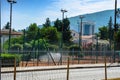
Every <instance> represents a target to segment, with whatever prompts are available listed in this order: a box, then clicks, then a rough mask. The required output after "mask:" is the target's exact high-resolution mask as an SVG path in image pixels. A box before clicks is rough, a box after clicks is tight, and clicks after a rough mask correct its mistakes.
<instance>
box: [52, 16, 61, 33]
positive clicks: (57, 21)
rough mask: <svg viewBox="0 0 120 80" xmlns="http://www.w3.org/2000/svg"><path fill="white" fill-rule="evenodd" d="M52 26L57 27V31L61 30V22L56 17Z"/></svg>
mask: <svg viewBox="0 0 120 80" xmlns="http://www.w3.org/2000/svg"><path fill="white" fill-rule="evenodd" d="M54 27H56V28H57V31H59V32H61V31H62V22H61V20H59V19H58V18H57V19H56V21H55V22H54Z"/></svg>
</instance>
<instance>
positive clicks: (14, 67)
mask: <svg viewBox="0 0 120 80" xmlns="http://www.w3.org/2000/svg"><path fill="white" fill-rule="evenodd" d="M14 80H16V58H15V59H14Z"/></svg>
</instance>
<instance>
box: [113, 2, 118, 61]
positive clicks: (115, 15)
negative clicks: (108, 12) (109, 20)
mask: <svg viewBox="0 0 120 80" xmlns="http://www.w3.org/2000/svg"><path fill="white" fill-rule="evenodd" d="M116 18H117V0H115V11H114V57H113V62H114V63H115V47H116V43H115V37H116V32H117V26H116V21H117V19H116Z"/></svg>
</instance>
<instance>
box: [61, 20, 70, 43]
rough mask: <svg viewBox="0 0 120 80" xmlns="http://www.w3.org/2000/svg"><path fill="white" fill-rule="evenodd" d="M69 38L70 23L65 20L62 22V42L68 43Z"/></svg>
mask: <svg viewBox="0 0 120 80" xmlns="http://www.w3.org/2000/svg"><path fill="white" fill-rule="evenodd" d="M71 38H72V36H71V31H70V21H69V20H68V18H65V19H64V20H63V42H70V40H71Z"/></svg>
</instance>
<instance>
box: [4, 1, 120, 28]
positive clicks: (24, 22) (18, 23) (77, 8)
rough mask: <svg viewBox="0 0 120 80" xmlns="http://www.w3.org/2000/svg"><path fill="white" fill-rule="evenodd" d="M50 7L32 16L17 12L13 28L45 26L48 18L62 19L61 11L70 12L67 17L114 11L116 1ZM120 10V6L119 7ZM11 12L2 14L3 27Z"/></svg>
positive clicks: (56, 2) (86, 2) (57, 4)
mask: <svg viewBox="0 0 120 80" xmlns="http://www.w3.org/2000/svg"><path fill="white" fill-rule="evenodd" d="M119 3H120V0H118V4H119ZM47 6H48V7H47V8H45V9H44V11H40V10H39V11H37V13H35V14H34V13H33V14H32V15H31V14H29V13H24V12H23V13H20V12H15V11H14V15H13V28H15V29H21V28H22V29H23V28H25V27H27V26H29V25H30V23H34V22H36V23H37V24H43V23H44V22H45V19H46V18H47V17H49V18H50V20H51V21H54V20H56V19H57V18H59V19H61V16H62V15H61V14H62V13H61V12H60V10H61V9H66V10H68V12H67V13H65V15H67V17H72V16H76V15H80V14H86V13H93V12H97V11H103V10H107V9H114V0H53V1H52V4H51V5H47ZM118 7H119V8H120V5H118ZM8 13H9V11H4V12H3V13H2V19H3V18H4V19H3V20H2V26H3V25H5V24H6V22H7V21H9V15H8Z"/></svg>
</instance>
